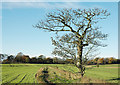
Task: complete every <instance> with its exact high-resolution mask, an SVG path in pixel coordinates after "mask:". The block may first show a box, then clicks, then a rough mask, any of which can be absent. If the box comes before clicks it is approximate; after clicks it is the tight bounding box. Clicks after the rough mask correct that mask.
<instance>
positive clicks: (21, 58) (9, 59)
mask: <svg viewBox="0 0 120 85" xmlns="http://www.w3.org/2000/svg"><path fill="white" fill-rule="evenodd" d="M1 56H2V55H1ZM3 56H4V55H3ZM1 58H2V57H1ZM119 62H120V59H116V58H114V57H110V58H99V57H96V58H94V59H88V60H87V61H86V60H85V61H84V62H83V64H84V65H96V64H119ZM1 63H2V64H11V63H32V64H75V60H74V59H72V58H66V59H65V58H64V59H61V58H58V57H54V58H50V57H48V58H46V57H45V56H44V55H40V56H38V57H31V58H30V57H29V55H24V54H22V53H21V52H20V53H18V54H17V55H16V56H13V55H9V56H8V55H7V56H6V58H5V57H4V59H3V60H2V61H1Z"/></svg>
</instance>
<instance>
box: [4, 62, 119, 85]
mask: <svg viewBox="0 0 120 85" xmlns="http://www.w3.org/2000/svg"><path fill="white" fill-rule="evenodd" d="M45 66H51V67H58V69H62V70H65V71H69V72H72V73H77V72H78V68H77V67H75V66H74V65H71V64H68V65H66V64H11V65H10V64H2V83H37V81H36V79H35V74H36V73H37V71H38V70H39V69H40V68H41V67H45ZM117 66H118V64H110V65H100V67H99V68H95V67H96V66H94V65H92V67H87V68H86V73H85V77H87V78H91V79H98V80H104V81H106V82H110V83H117V82H118V79H117V78H118V68H105V67H117ZM51 76H54V75H53V74H51ZM49 79H50V78H49ZM50 80H51V81H52V82H54V83H57V82H61V83H65V82H68V83H72V81H69V80H67V79H65V78H63V77H62V76H58V77H56V78H53V79H50ZM73 81H74V80H73Z"/></svg>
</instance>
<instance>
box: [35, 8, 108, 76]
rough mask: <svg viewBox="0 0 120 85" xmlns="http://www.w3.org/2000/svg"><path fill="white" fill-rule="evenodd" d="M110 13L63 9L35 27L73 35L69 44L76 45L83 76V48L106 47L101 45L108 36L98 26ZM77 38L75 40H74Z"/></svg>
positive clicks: (101, 10) (49, 15) (102, 10)
mask: <svg viewBox="0 0 120 85" xmlns="http://www.w3.org/2000/svg"><path fill="white" fill-rule="evenodd" d="M109 15H110V13H108V12H107V10H104V9H99V8H94V9H62V10H56V11H54V12H51V13H48V14H47V15H46V19H45V20H40V21H39V23H38V24H37V25H35V26H34V27H36V28H39V29H42V30H47V31H49V32H51V31H53V32H56V33H58V32H64V33H72V34H73V35H74V36H73V37H71V39H72V40H71V39H70V40H68V41H67V43H71V45H76V48H77V59H78V62H79V66H78V67H79V69H80V71H81V76H83V75H84V72H83V64H82V58H83V55H82V54H83V48H84V47H86V46H89V45H91V44H93V45H96V46H103V47H104V46H106V45H104V44H102V43H101V40H105V39H106V38H107V34H103V33H102V32H101V31H100V30H99V27H96V24H97V22H98V21H99V20H101V19H106V17H107V16H109ZM74 37H75V38H74Z"/></svg>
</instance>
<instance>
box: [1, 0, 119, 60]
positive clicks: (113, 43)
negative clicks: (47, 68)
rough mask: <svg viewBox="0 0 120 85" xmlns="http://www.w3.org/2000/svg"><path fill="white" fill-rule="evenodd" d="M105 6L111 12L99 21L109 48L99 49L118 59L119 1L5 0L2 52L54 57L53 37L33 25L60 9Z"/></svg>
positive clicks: (101, 53) (106, 55) (102, 54)
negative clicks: (45, 0) (13, 0)
mask: <svg viewBox="0 0 120 85" xmlns="http://www.w3.org/2000/svg"><path fill="white" fill-rule="evenodd" d="M94 7H97V8H102V9H107V10H108V12H110V14H111V15H110V16H109V17H108V18H107V19H106V20H102V21H100V22H99V26H100V27H102V28H101V31H102V32H103V33H107V34H108V35H109V36H108V39H107V40H106V41H104V43H105V44H108V46H107V47H105V48H103V47H101V48H100V50H99V51H100V54H99V55H98V57H115V58H118V3H117V2H3V3H2V17H0V18H1V19H2V53H6V54H13V55H16V54H17V53H18V52H23V54H26V55H30V57H33V56H39V55H41V54H43V55H45V56H47V57H53V56H54V55H52V54H51V52H52V51H53V49H54V46H53V45H52V41H51V37H52V36H54V35H55V34H54V33H53V32H44V31H43V30H40V29H37V28H34V27H33V26H32V25H35V24H37V23H38V21H39V20H41V19H44V18H45V14H46V13H48V12H51V11H53V10H54V9H60V8H75V9H76V8H82V9H83V8H85V9H87V8H94Z"/></svg>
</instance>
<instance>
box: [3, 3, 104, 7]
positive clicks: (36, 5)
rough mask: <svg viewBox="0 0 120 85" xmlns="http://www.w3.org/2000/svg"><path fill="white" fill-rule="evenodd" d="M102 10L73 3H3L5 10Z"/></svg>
mask: <svg viewBox="0 0 120 85" xmlns="http://www.w3.org/2000/svg"><path fill="white" fill-rule="evenodd" d="M88 7H89V8H94V7H97V8H102V7H101V6H99V5H92V6H91V7H90V6H87V5H86V6H85V5H82V4H80V3H77V2H75V3H72V2H53V3H52V2H49V3H48V2H39V3H37V2H13V3H7V2H6V3H3V5H2V8H3V9H4V8H5V9H14V8H46V9H47V8H88Z"/></svg>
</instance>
